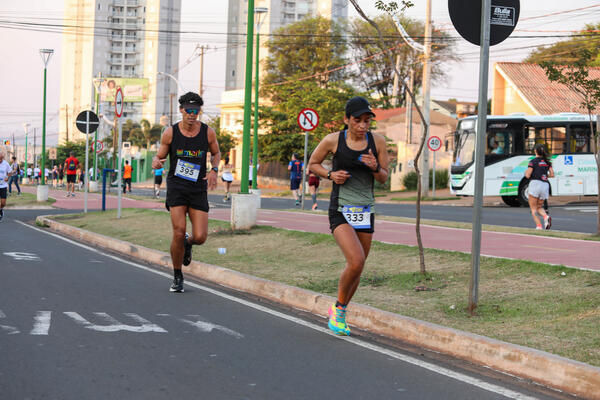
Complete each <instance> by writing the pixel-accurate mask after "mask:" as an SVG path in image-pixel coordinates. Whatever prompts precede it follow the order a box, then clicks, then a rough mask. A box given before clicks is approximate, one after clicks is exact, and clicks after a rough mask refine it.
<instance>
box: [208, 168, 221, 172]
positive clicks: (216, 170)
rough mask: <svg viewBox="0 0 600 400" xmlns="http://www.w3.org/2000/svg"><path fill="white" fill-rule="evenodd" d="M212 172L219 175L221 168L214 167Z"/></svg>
mask: <svg viewBox="0 0 600 400" xmlns="http://www.w3.org/2000/svg"><path fill="white" fill-rule="evenodd" d="M210 170H211V171H215V172H216V173H219V168H218V167H212V168H211V169H210Z"/></svg>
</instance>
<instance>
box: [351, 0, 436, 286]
mask: <svg viewBox="0 0 600 400" xmlns="http://www.w3.org/2000/svg"><path fill="white" fill-rule="evenodd" d="M350 3H352V5H353V6H354V9H355V10H356V12H357V13H358V14H359V15H360V16H361V17H362V18H363V19H364V20H365V21H367V22H368V23H369V24H371V26H372V27H373V28H375V30H376V31H377V35H378V36H379V47H381V50H383V51H384V55H385V57H386V58H387V60H388V63H390V65H393V66H394V70H395V72H396V74H398V75H400V71H399V70H398V68H396V63H395V61H394V60H392V58H391V57H390V53H389V51H388V50H386V46H385V42H384V41H383V35H382V34H381V29H379V26H378V25H377V23H375V22H374V21H372V20H371V19H369V17H367V15H366V14H365V13H364V11H363V10H362V9H361V8H360V6H359V5H358V3H357V2H356V0H350ZM401 82H402V86H404V89H405V90H406V93H408V94H409V96H410V98H411V99H412V104H414V106H415V109H416V110H417V112H418V113H419V116H420V117H421V123H422V124H423V127H424V129H423V136H422V137H421V143H420V145H419V150H418V151H417V155H416V156H415V160H414V163H415V171H416V173H417V218H416V222H415V231H416V234H417V245H418V247H419V265H420V272H421V274H423V275H425V274H426V273H427V270H426V268H425V250H424V248H423V240H422V239H421V193H422V187H421V171H419V157H421V152H422V151H423V146H424V145H425V140H426V139H427V133H428V132H429V126H428V125H426V124H425V118H424V117H423V113H422V112H421V108H420V107H419V105H418V104H417V102H416V100H415V96H414V93H413V92H412V91H411V90H410V89H409V87H408V85H407V84H406V82H405V81H404V80H402V81H401ZM427 189H429V188H427Z"/></svg>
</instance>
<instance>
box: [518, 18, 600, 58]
mask: <svg viewBox="0 0 600 400" xmlns="http://www.w3.org/2000/svg"><path fill="white" fill-rule="evenodd" d="M598 30H600V23H597V24H587V25H586V26H585V28H584V29H583V30H582V31H580V32H578V33H577V34H576V35H574V36H573V37H572V38H571V39H568V40H563V41H560V42H557V43H554V44H553V45H551V46H548V47H539V48H537V49H536V50H534V51H533V52H532V53H531V54H530V55H529V56H528V57H527V58H526V59H525V60H524V62H526V63H533V64H541V63H542V62H553V63H555V64H564V65H568V64H572V63H573V62H574V61H576V60H577V59H578V57H579V55H580V54H581V53H580V52H581V51H582V50H586V51H587V52H589V57H587V58H586V60H585V62H586V63H587V64H586V65H587V66H589V67H600V46H598V33H597V32H593V31H598Z"/></svg>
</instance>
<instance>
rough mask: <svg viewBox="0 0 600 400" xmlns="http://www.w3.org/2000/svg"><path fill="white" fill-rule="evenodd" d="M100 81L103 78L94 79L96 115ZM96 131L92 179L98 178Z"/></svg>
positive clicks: (96, 134) (98, 105)
mask: <svg viewBox="0 0 600 400" xmlns="http://www.w3.org/2000/svg"><path fill="white" fill-rule="evenodd" d="M102 82H104V79H103V78H97V79H94V88H96V115H99V114H98V111H99V109H100V89H101V87H102V86H101V85H102ZM98 131H99V129H96V131H95V132H94V173H93V174H92V180H93V181H97V180H98V176H97V175H98V151H97V149H96V146H97V145H98ZM86 172H87V171H86Z"/></svg>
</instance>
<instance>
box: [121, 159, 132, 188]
mask: <svg viewBox="0 0 600 400" xmlns="http://www.w3.org/2000/svg"><path fill="white" fill-rule="evenodd" d="M132 172H133V167H132V166H131V165H129V160H125V166H124V167H123V193H127V188H129V193H131V174H132Z"/></svg>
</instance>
